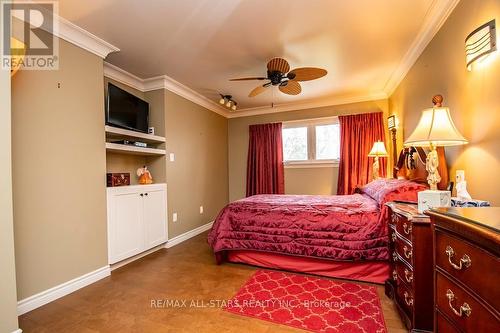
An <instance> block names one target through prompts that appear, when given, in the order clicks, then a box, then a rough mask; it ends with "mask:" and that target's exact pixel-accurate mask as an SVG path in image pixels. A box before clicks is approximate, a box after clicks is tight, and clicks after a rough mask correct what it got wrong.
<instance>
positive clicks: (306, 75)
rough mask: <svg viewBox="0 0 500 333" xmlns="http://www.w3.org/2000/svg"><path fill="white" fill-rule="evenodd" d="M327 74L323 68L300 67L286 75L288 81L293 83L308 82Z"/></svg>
mask: <svg viewBox="0 0 500 333" xmlns="http://www.w3.org/2000/svg"><path fill="white" fill-rule="evenodd" d="M327 73H328V72H327V71H326V70H325V69H323V68H315V67H300V68H295V69H294V70H292V71H291V72H290V73H288V74H287V76H288V78H289V79H290V80H294V81H310V80H316V79H319V78H320V77H323V76H325V75H326V74H327ZM294 75H295V76H294Z"/></svg>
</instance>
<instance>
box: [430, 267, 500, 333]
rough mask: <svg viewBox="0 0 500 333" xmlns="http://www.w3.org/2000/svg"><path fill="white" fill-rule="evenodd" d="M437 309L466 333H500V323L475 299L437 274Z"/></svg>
mask: <svg viewBox="0 0 500 333" xmlns="http://www.w3.org/2000/svg"><path fill="white" fill-rule="evenodd" d="M436 307H437V309H438V310H439V311H441V312H442V313H444V314H446V316H448V317H449V318H451V320H452V321H453V322H454V323H455V324H456V326H457V327H458V328H460V329H461V330H462V331H465V332H474V333H479V332H498V331H499V329H500V323H499V321H498V319H497V318H495V316H494V315H493V314H492V313H491V312H490V311H488V310H487V309H486V308H485V307H484V306H483V305H482V304H480V303H479V302H478V301H476V299H474V297H472V296H471V295H470V294H469V293H467V292H466V291H465V290H463V289H462V288H461V287H459V286H458V285H456V284H455V283H454V282H452V281H451V280H449V279H448V278H446V277H445V276H444V275H443V274H441V273H440V272H437V274H436Z"/></svg>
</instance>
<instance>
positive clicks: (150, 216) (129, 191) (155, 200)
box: [107, 184, 167, 264]
mask: <svg viewBox="0 0 500 333" xmlns="http://www.w3.org/2000/svg"><path fill="white" fill-rule="evenodd" d="M107 206H108V258H109V263H110V264H114V263H116V262H118V261H121V260H124V259H127V258H130V257H132V256H134V255H136V254H139V253H141V252H143V251H146V250H149V249H151V248H153V247H155V246H157V245H160V244H162V243H165V242H166V241H167V186H166V185H165V184H152V185H132V186H123V187H108V188H107Z"/></svg>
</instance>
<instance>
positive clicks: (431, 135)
mask: <svg viewBox="0 0 500 333" xmlns="http://www.w3.org/2000/svg"><path fill="white" fill-rule="evenodd" d="M432 103H433V104H434V107H432V108H430V109H426V110H424V111H422V116H421V117H420V120H419V122H418V124H417V127H416V128H415V130H414V131H413V133H412V134H411V135H410V136H409V137H408V139H407V140H406V141H405V146H414V147H430V149H431V151H430V152H429V153H428V154H427V160H426V163H425V169H426V170H427V173H428V176H427V182H428V183H429V187H430V190H427V191H422V192H419V194H418V210H419V212H423V211H424V210H426V209H428V208H430V207H447V206H449V205H450V200H451V199H450V198H451V193H450V192H449V191H438V189H437V184H438V183H439V182H440V181H441V176H440V175H439V172H438V165H439V161H438V154H437V151H436V146H456V145H464V144H467V143H468V142H467V140H466V139H465V138H464V137H463V136H462V134H460V133H459V132H458V130H457V128H456V127H455V124H453V120H451V116H450V109H449V108H447V107H443V96H441V95H436V96H434V97H433V98H432Z"/></svg>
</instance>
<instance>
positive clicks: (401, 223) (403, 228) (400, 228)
mask: <svg viewBox="0 0 500 333" xmlns="http://www.w3.org/2000/svg"><path fill="white" fill-rule="evenodd" d="M397 216H398V218H397V223H396V231H397V232H398V234H399V235H400V236H402V237H403V238H405V239H406V240H408V241H409V242H410V243H411V242H412V232H411V231H412V225H411V222H409V221H408V220H407V219H405V218H404V217H403V216H399V215H397Z"/></svg>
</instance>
